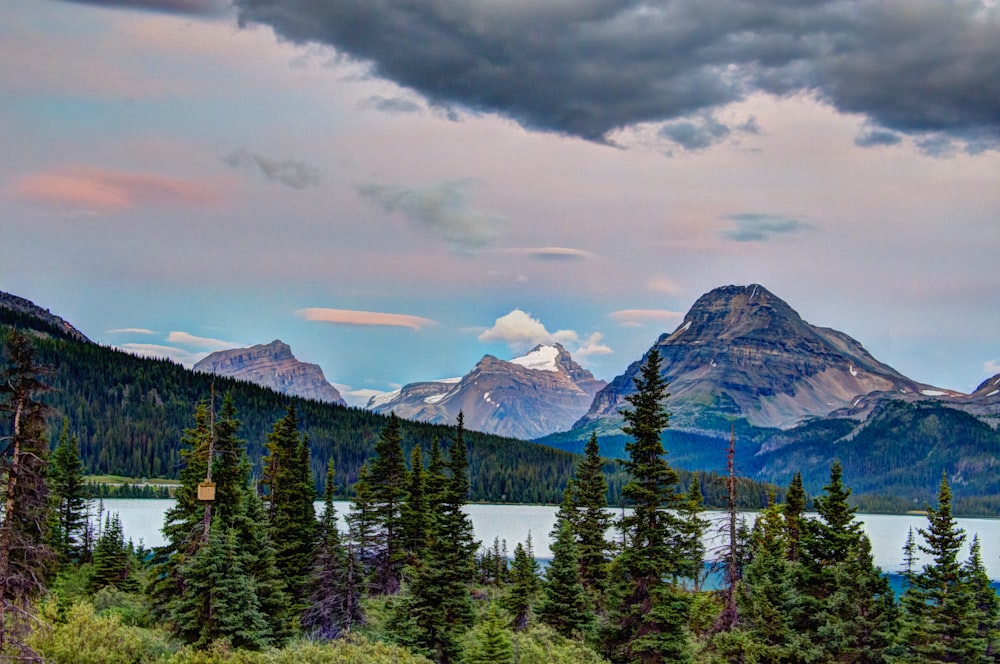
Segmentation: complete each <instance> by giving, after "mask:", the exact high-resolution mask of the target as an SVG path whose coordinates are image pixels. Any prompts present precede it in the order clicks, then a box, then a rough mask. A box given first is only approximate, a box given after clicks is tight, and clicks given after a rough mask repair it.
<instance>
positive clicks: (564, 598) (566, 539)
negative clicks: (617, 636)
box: [538, 521, 594, 639]
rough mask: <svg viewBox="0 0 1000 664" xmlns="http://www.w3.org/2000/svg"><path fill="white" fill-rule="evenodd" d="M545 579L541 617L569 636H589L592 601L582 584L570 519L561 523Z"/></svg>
mask: <svg viewBox="0 0 1000 664" xmlns="http://www.w3.org/2000/svg"><path fill="white" fill-rule="evenodd" d="M545 579H546V580H545V587H544V594H543V596H542V601H541V604H540V605H539V607H538V618H539V620H541V621H542V622H543V623H545V624H547V625H549V626H550V627H552V628H553V629H554V630H556V632H558V633H559V634H562V635H563V636H565V637H566V638H570V639H572V638H582V637H584V636H588V635H589V634H590V632H591V631H592V629H593V627H594V611H593V604H592V602H591V600H590V597H589V596H588V595H587V591H586V590H585V589H584V587H583V584H582V583H580V552H579V549H578V548H577V545H576V536H575V535H574V534H573V526H572V524H571V523H569V522H566V521H564V522H563V523H562V525H561V526H560V528H559V532H558V533H557V534H556V539H555V541H554V542H553V543H552V564H550V565H549V568H548V569H547V570H546V572H545Z"/></svg>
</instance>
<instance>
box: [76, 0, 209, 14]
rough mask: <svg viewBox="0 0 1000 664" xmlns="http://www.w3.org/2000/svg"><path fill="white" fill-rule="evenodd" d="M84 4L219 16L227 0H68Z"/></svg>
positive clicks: (165, 12)
mask: <svg viewBox="0 0 1000 664" xmlns="http://www.w3.org/2000/svg"><path fill="white" fill-rule="evenodd" d="M66 1H69V2H75V3H78V4H84V5H97V6H100V7H116V8H121V9H141V10H146V11H154V12H161V13H164V14H181V15H185V14H186V15H192V16H219V15H221V14H224V13H225V12H226V8H227V5H228V3H227V2H225V0H66Z"/></svg>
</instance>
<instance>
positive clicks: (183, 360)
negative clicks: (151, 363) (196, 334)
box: [116, 344, 208, 367]
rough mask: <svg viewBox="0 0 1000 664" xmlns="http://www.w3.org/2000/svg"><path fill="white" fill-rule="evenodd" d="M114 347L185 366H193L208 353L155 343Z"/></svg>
mask: <svg viewBox="0 0 1000 664" xmlns="http://www.w3.org/2000/svg"><path fill="white" fill-rule="evenodd" d="M116 348H119V349H121V350H123V351H125V352H126V353H130V354H132V355H138V356H140V357H154V358H158V359H166V360H173V361H174V362H177V363H179V364H183V365H184V366H186V367H191V366H194V365H195V364H196V363H197V362H198V361H199V360H201V359H204V358H205V357H206V356H207V355H208V353H192V352H189V351H186V350H183V349H180V348H176V347H174V346H160V345H157V344H121V345H120V346H116Z"/></svg>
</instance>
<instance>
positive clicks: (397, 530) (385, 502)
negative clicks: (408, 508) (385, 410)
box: [368, 413, 407, 595]
mask: <svg viewBox="0 0 1000 664" xmlns="http://www.w3.org/2000/svg"><path fill="white" fill-rule="evenodd" d="M406 481H407V471H406V462H405V461H404V460H403V444H402V434H401V433H400V424H399V418H397V417H396V415H395V413H392V414H390V415H389V419H388V421H387V422H386V424H385V426H383V427H382V431H381V433H380V434H379V439H378V441H377V442H376V443H375V457H374V458H373V459H372V460H371V463H370V465H369V467H368V484H369V486H370V487H371V499H372V503H371V506H372V512H373V516H374V519H375V529H376V530H375V539H376V555H375V561H374V569H373V570H372V583H371V587H372V590H373V592H375V593H376V594H380V595H395V594H396V593H398V592H399V588H400V583H401V582H402V575H403V565H404V563H405V562H406V549H405V546H404V532H403V531H404V528H403V505H404V503H405V501H406V489H407V483H406Z"/></svg>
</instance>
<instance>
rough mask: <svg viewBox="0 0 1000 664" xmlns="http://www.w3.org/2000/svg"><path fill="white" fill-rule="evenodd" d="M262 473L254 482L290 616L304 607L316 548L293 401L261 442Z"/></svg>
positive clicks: (311, 491) (305, 449)
mask: <svg viewBox="0 0 1000 664" xmlns="http://www.w3.org/2000/svg"><path fill="white" fill-rule="evenodd" d="M265 447H266V448H267V451H268V456H267V457H265V458H264V461H263V467H264V471H265V472H264V476H263V477H262V478H261V482H260V486H261V489H262V491H263V497H264V500H265V501H266V510H267V521H268V528H269V531H270V539H271V542H272V543H273V544H274V548H275V563H276V566H277V571H278V574H279V575H280V577H281V579H282V580H283V581H284V583H285V591H286V592H287V593H288V596H289V599H290V600H291V606H290V609H289V610H290V613H291V615H292V616H293V617H296V616H298V615H300V614H301V613H302V611H303V610H305V608H306V604H307V601H306V595H307V593H308V584H309V573H310V566H311V565H312V561H313V557H314V554H315V549H316V535H317V530H318V524H317V522H316V511H315V509H314V507H313V502H314V500H315V498H316V496H315V488H314V485H313V482H312V479H311V476H310V472H309V443H308V440H307V439H304V438H303V437H301V436H300V435H299V428H298V420H297V418H296V414H295V405H294V404H289V406H288V409H287V411H286V413H285V416H284V417H283V418H281V419H280V420H278V421H277V422H275V424H274V429H273V430H272V431H271V433H269V434H268V436H267V444H266V445H265Z"/></svg>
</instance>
